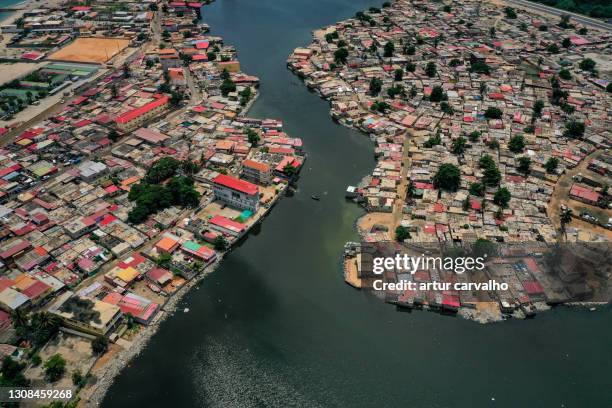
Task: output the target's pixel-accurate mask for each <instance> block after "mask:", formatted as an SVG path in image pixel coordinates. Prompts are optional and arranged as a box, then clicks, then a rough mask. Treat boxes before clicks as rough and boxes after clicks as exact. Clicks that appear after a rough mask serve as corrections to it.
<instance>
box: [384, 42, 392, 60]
mask: <svg viewBox="0 0 612 408" xmlns="http://www.w3.org/2000/svg"><path fill="white" fill-rule="evenodd" d="M384 50H385V53H384V54H383V55H384V57H385V58H391V57H392V56H393V52H394V51H395V45H393V43H392V42H391V41H387V43H386V44H385V48H384Z"/></svg>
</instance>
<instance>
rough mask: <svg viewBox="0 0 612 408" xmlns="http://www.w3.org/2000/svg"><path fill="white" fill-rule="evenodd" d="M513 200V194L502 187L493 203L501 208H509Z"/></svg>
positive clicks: (494, 197) (496, 193)
mask: <svg viewBox="0 0 612 408" xmlns="http://www.w3.org/2000/svg"><path fill="white" fill-rule="evenodd" d="M511 198H512V194H510V191H509V190H508V189H507V188H506V187H502V188H500V189H499V190H497V191H496V192H495V195H494V196H493V202H494V203H495V204H497V205H499V206H500V207H501V208H508V203H510V199H511Z"/></svg>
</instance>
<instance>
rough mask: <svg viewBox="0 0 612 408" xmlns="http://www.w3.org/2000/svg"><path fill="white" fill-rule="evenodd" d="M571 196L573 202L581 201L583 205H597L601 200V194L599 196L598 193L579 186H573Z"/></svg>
mask: <svg viewBox="0 0 612 408" xmlns="http://www.w3.org/2000/svg"><path fill="white" fill-rule="evenodd" d="M569 196H570V198H571V199H573V200H576V201H581V202H583V203H586V204H591V205H597V203H598V202H599V199H600V198H601V194H599V193H598V192H596V191H593V190H591V189H589V188H587V187H583V186H581V185H578V184H573V185H572V188H571V189H570V192H569Z"/></svg>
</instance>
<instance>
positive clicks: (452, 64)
mask: <svg viewBox="0 0 612 408" xmlns="http://www.w3.org/2000/svg"><path fill="white" fill-rule="evenodd" d="M459 65H461V60H458V59H457V58H453V59H452V60H450V62H449V63H448V66H450V67H452V68H454V67H458V66H459Z"/></svg>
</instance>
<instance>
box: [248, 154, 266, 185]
mask: <svg viewBox="0 0 612 408" xmlns="http://www.w3.org/2000/svg"><path fill="white" fill-rule="evenodd" d="M242 178H244V179H247V180H250V181H252V182H254V183H258V184H261V185H264V186H267V185H269V184H270V182H271V181H272V168H271V167H270V166H269V165H267V164H265V163H261V162H258V161H255V160H245V161H243V162H242Z"/></svg>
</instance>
